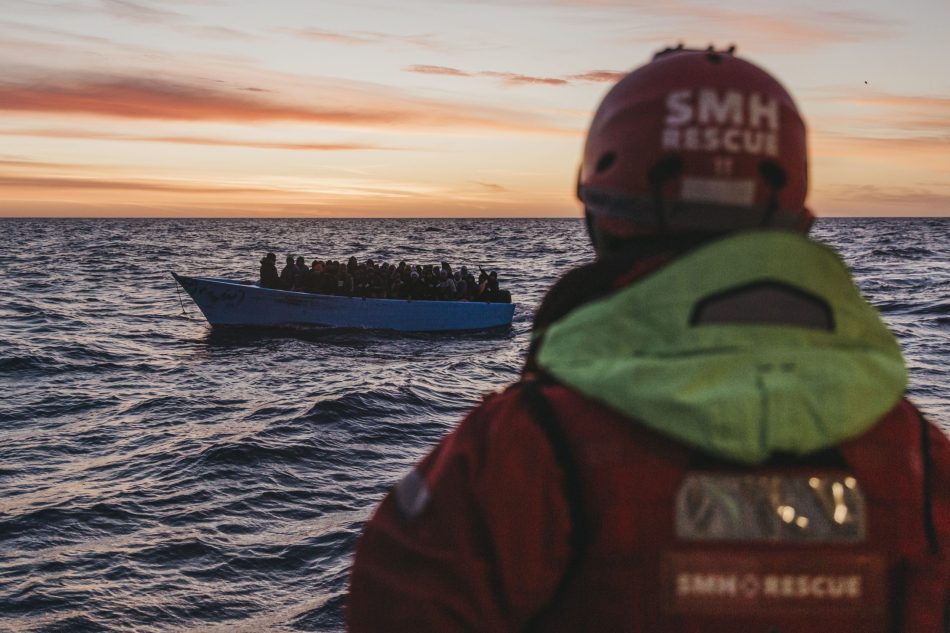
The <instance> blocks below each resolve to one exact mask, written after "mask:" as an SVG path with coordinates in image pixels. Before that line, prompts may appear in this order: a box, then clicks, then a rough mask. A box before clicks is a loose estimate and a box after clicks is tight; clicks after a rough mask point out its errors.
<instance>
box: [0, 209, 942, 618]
mask: <svg viewBox="0 0 950 633" xmlns="http://www.w3.org/2000/svg"><path fill="white" fill-rule="evenodd" d="M815 236H816V237H817V238H818V239H821V240H823V241H825V242H828V243H830V244H831V245H833V246H834V247H836V248H837V249H838V250H839V251H840V252H841V253H842V255H843V257H844V259H845V260H846V261H847V262H848V263H849V264H851V265H852V266H853V267H854V270H855V274H856V277H857V279H858V281H859V283H860V285H861V287H862V289H863V290H864V292H865V294H866V295H867V296H868V298H869V299H870V301H871V302H872V303H873V304H875V305H876V306H877V307H878V308H880V309H881V311H882V312H883V313H884V315H885V318H886V319H887V321H888V323H889V324H890V325H891V326H892V328H893V329H894V331H895V332H896V333H897V335H898V336H899V337H900V339H901V341H902V343H903V345H904V349H905V353H906V356H907V360H908V364H909V366H910V371H911V377H912V378H911V379H912V387H911V392H912V394H913V396H914V398H915V400H916V401H917V402H918V403H919V405H920V406H921V408H922V409H923V410H924V411H925V413H927V414H928V415H929V416H930V417H931V419H933V420H935V421H937V422H938V423H939V424H941V425H942V426H943V428H944V429H947V430H950V370H948V367H947V366H948V363H947V350H950V345H948V343H950V298H948V297H950V219H915V220H879V219H874V220H870V219H869V220H864V219H861V220H822V221H820V223H819V225H818V227H817V229H816V231H815ZM0 247H2V252H3V253H4V257H3V258H2V259H0V279H2V282H0V394H3V396H2V399H0V630H13V631H225V630H227V631H229V632H242V631H247V632H250V631H261V630H272V631H297V630H300V631H324V630H339V629H341V628H342V624H341V623H342V604H343V596H344V592H345V588H346V577H347V570H348V566H349V563H350V557H351V554H352V549H353V546H354V542H355V540H356V537H357V535H358V534H359V530H360V528H361V526H362V524H363V522H364V521H365V520H366V518H367V517H368V515H369V513H370V512H371V510H372V508H373V507H374V505H375V503H376V502H377V501H378V500H379V498H380V497H381V496H382V495H383V494H384V492H385V491H386V489H387V487H388V486H389V485H390V484H391V483H392V482H393V481H394V480H396V479H397V478H398V477H400V476H401V475H402V474H403V473H404V471H405V470H406V469H407V468H408V467H409V466H410V465H411V464H412V463H413V462H414V461H416V460H417V459H418V458H419V457H420V456H421V455H422V454H424V453H425V452H426V450H427V449H428V448H429V447H431V446H432V445H433V444H434V443H435V442H436V441H437V440H438V439H439V438H440V437H441V436H442V435H444V434H445V433H446V432H447V431H448V430H449V429H450V428H451V427H452V426H453V425H454V424H455V423H456V422H457V421H458V420H459V419H460V417H461V416H462V415H463V413H464V412H465V411H466V410H467V409H469V408H470V407H471V406H473V405H474V404H476V403H477V402H478V401H479V400H480V398H481V396H482V395H483V394H485V393H486V392H489V391H492V390H494V389H496V388H499V387H501V386H503V385H504V384H506V383H508V382H510V381H512V380H513V379H515V378H516V377H517V375H518V370H519V367H520V364H521V359H522V357H523V353H524V350H525V349H526V347H527V342H528V333H529V329H530V319H531V314H532V313H533V310H534V308H535V307H536V305H537V303H538V301H539V300H540V298H541V296H542V294H543V292H544V290H545V289H546V288H547V287H548V286H549V285H550V284H551V283H552V282H553V281H554V279H555V278H556V277H557V276H559V275H560V274H561V273H562V272H564V271H565V270H567V269H568V268H570V267H572V266H574V265H577V264H580V263H582V262H585V261H588V260H589V259H590V258H591V252H590V249H589V247H588V246H587V240H586V237H585V235H584V229H583V226H582V224H581V223H580V222H579V221H573V220H570V221H567V220H504V221H499V220H436V221H432V220H402V221H388V220H371V221H359V220H350V221H326V220H319V221H314V220H228V221H222V220H5V221H0ZM268 250H273V251H275V252H277V253H278V254H279V255H280V254H283V253H286V252H288V251H290V252H294V253H297V254H303V255H305V256H307V258H308V261H309V259H310V258H311V257H313V256H319V257H321V258H336V259H345V258H346V257H348V256H349V255H356V256H357V257H358V258H359V259H360V260H362V259H364V258H369V257H371V258H374V259H381V260H384V261H398V260H399V259H406V260H408V261H410V262H417V263H436V262H439V261H442V260H447V261H450V262H452V263H453V265H461V264H467V265H468V266H469V267H473V266H475V265H479V264H481V265H483V266H485V267H486V268H489V267H496V268H497V269H498V270H499V272H500V275H501V279H502V284H503V286H504V287H507V288H509V289H510V290H511V291H512V294H513V295H514V297H515V301H516V302H517V303H518V304H519V306H518V309H517V311H516V312H515V321H514V325H513V327H512V329H511V331H510V332H505V333H500V334H499V333H493V334H466V335H394V334H386V333H379V332H369V333H367V332H269V333H251V332H212V331H211V330H210V328H209V327H208V326H207V324H206V323H205V322H204V321H203V320H202V319H201V318H200V314H199V313H198V311H197V309H196V308H195V306H194V305H193V304H191V303H190V302H187V301H188V300H187V298H186V299H185V300H186V302H187V303H186V304H185V307H186V309H187V311H188V315H184V314H182V307H181V306H180V305H179V297H178V295H177V294H176V289H175V285H174V283H173V280H172V279H171V277H170V276H169V275H168V272H167V271H169V270H175V271H179V272H184V273H192V274H211V275H217V276H227V277H234V278H239V279H242V278H243V279H251V278H254V277H256V271H257V265H258V259H259V258H260V257H261V255H262V254H263V253H264V252H266V251H268Z"/></svg>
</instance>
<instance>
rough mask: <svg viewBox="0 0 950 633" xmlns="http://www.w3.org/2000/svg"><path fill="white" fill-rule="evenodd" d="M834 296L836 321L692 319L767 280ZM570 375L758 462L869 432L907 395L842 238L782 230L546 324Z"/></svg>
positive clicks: (754, 236)
mask: <svg viewBox="0 0 950 633" xmlns="http://www.w3.org/2000/svg"><path fill="white" fill-rule="evenodd" d="M761 281H771V282H780V283H783V284H786V285H790V286H793V287H796V288H799V289H801V290H803V291H805V292H807V293H809V294H811V295H813V296H816V297H820V298H821V299H823V300H824V301H825V302H826V303H827V304H828V306H830V308H831V311H832V315H833V320H834V324H835V327H834V331H825V330H818V329H810V328H805V327H797V326H791V325H773V324H769V325H766V324H751V325H750V324H704V325H701V326H693V325H690V318H691V316H692V314H693V311H694V308H695V306H696V305H697V303H698V302H700V301H701V300H702V299H704V298H706V297H710V296H713V295H717V294H719V293H722V292H724V291H727V290H730V289H734V288H737V287H741V286H745V285H748V284H751V283H755V282H761ZM537 362H538V365H539V366H540V367H541V368H542V369H544V370H545V371H547V372H548V373H550V374H551V375H553V376H554V377H555V378H557V379H558V380H559V381H561V382H562V383H564V384H566V385H568V386H570V387H572V388H574V389H576V390H577V391H579V392H581V393H583V394H585V395H587V396H590V397H591V398H594V399H596V400H599V401H601V402H603V403H605V404H607V405H608V406H610V407H611V408H613V409H616V410H618V411H620V412H622V413H624V414H626V415H627V416H629V417H631V418H634V419H636V420H639V421H640V422H642V423H643V424H645V425H647V426H649V427H651V428H653V429H655V430H657V431H660V432H662V433H664V434H666V435H669V436H672V437H673V438H675V439H678V440H680V441H682V442H685V443H687V444H689V445H692V446H695V447H697V448H700V449H702V450H704V451H707V452H710V453H713V454H716V455H719V456H722V457H726V458H729V459H733V460H738V461H742V462H747V463H757V462H761V461H764V460H766V459H767V458H768V457H769V455H770V454H772V453H773V452H777V451H781V452H790V453H795V454H806V453H811V452H814V451H817V450H820V449H822V448H826V447H829V446H832V445H835V444H838V443H840V442H841V441H843V440H845V439H847V438H850V437H854V436H856V435H859V434H861V433H862V432H863V431H865V430H866V429H868V428H869V427H870V426H871V425H873V424H874V423H875V422H876V421H877V420H878V419H879V418H880V417H881V416H882V415H883V414H884V413H886V412H887V411H888V410H890V409H891V408H892V407H893V406H894V405H895V404H896V403H897V402H898V401H899V400H900V398H901V397H902V396H903V393H904V390H905V388H906V384H907V371H906V369H905V366H904V361H903V358H902V356H901V352H900V348H899V346H898V344H897V341H896V339H895V338H894V336H893V335H892V334H891V333H890V332H889V331H888V329H887V327H886V326H885V325H884V323H883V321H882V320H881V318H880V316H879V315H878V313H877V311H876V310H875V309H874V308H872V307H871V306H870V305H868V303H867V302H866V301H865V300H864V299H863V298H862V297H861V295H860V293H859V291H858V289H857V288H856V287H855V285H854V283H853V281H852V280H851V275H850V273H849V272H848V269H847V268H846V267H845V265H844V264H843V263H842V262H841V260H840V259H839V258H838V256H837V255H836V254H835V253H834V252H833V251H832V250H830V249H829V248H827V247H825V246H823V245H821V244H819V243H817V242H814V241H811V240H809V239H807V238H805V237H802V236H799V235H796V234H793V233H788V232H783V231H754V232H744V233H740V234H737V235H735V236H731V237H728V238H725V239H722V240H718V241H716V242H713V243H712V244H709V245H707V246H705V247H703V248H701V249H699V250H696V251H694V252H692V253H690V254H688V255H685V256H684V257H682V258H679V259H677V260H675V261H673V262H672V263H670V264H669V265H668V266H666V267H665V268H663V269H662V270H660V271H658V272H656V273H653V274H652V275H650V276H648V277H646V278H644V279H642V280H640V281H638V282H636V283H634V284H632V285H630V286H627V287H625V288H623V289H621V290H620V291H618V292H616V293H614V294H612V295H611V296H609V297H607V298H605V299H601V300H599V301H596V302H593V303H589V304H586V305H584V306H582V307H580V308H578V309H576V310H574V311H572V312H570V313H569V314H568V315H567V316H565V317H564V318H563V319H561V320H560V321H558V322H556V323H554V324H553V325H551V326H550V327H549V328H548V329H547V330H546V331H545V332H544V333H543V340H542V342H541V346H540V349H539V351H538V356H537Z"/></svg>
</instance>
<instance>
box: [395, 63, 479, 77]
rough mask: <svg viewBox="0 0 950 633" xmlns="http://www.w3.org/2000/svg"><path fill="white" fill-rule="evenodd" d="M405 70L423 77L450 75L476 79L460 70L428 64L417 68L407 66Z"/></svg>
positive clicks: (419, 65)
mask: <svg viewBox="0 0 950 633" xmlns="http://www.w3.org/2000/svg"><path fill="white" fill-rule="evenodd" d="M403 70H405V71H406V72H410V73H419V74H421V75H448V76H450V77H474V76H475V75H473V74H472V73H467V72H465V71H464V70H459V69H458V68H449V67H448V66H429V65H426V64H417V65H415V66H406V67H405V68H404V69H403Z"/></svg>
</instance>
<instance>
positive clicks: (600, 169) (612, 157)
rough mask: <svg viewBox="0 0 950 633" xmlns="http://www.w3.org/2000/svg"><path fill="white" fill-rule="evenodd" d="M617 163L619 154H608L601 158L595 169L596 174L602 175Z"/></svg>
mask: <svg viewBox="0 0 950 633" xmlns="http://www.w3.org/2000/svg"><path fill="white" fill-rule="evenodd" d="M616 161H617V154H616V153H615V152H607V153H606V154H604V155H603V156H601V157H600V160H599V161H597V166H596V167H595V168H594V170H595V171H596V173H598V174H602V173H604V172H605V171H607V170H608V169H610V168H611V166H612V165H613V164H614V163H615V162H616Z"/></svg>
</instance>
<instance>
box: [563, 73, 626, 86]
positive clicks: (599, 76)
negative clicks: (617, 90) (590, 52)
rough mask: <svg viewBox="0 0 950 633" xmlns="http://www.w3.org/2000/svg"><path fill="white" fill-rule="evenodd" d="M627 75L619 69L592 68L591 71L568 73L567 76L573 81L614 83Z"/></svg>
mask: <svg viewBox="0 0 950 633" xmlns="http://www.w3.org/2000/svg"><path fill="white" fill-rule="evenodd" d="M626 76H627V73H625V72H623V71H617V70H591V71H590V72H586V73H581V74H579V75H568V76H567V78H568V79H570V80H573V81H592V82H597V83H612V82H615V81H620V80H621V79H623V78H624V77H626Z"/></svg>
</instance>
